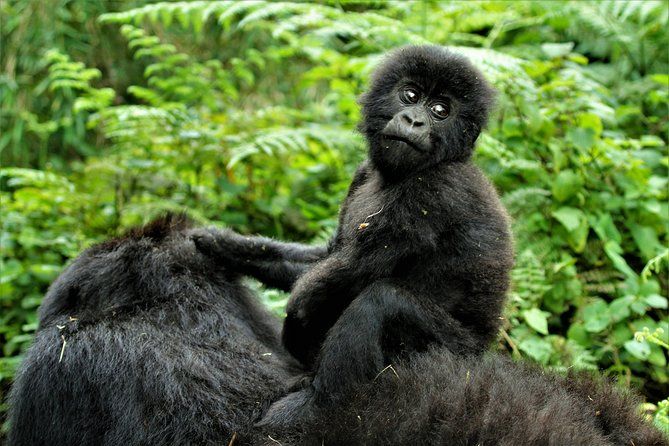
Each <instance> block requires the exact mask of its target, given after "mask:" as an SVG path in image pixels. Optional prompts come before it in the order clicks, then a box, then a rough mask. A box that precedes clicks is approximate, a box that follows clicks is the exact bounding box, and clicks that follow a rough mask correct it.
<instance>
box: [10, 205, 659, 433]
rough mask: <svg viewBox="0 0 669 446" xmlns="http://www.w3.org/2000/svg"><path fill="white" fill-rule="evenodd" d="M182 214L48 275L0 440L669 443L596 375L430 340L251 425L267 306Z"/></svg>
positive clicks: (279, 384)
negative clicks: (324, 395)
mask: <svg viewBox="0 0 669 446" xmlns="http://www.w3.org/2000/svg"><path fill="white" fill-rule="evenodd" d="M185 227H187V222H186V221H185V220H184V219H183V218H179V217H168V218H165V219H162V220H160V221H158V222H156V223H154V224H152V225H150V226H149V227H148V228H146V229H143V230H136V231H132V232H131V233H130V234H129V235H128V236H126V237H123V238H120V239H116V240H112V241H110V242H106V243H103V244H101V245H98V246H95V247H93V248H91V249H89V250H87V251H85V252H84V253H83V254H82V255H81V256H80V257H79V258H78V259H76V260H75V261H74V262H73V263H72V265H70V267H69V268H67V270H66V271H65V272H64V273H63V274H62V275H61V277H59V278H58V279H57V280H56V282H55V283H54V284H53V285H52V287H51V289H50V291H49V293H48V296H47V298H46V299H45V301H44V303H43V305H42V307H41V309H40V327H39V330H38V332H37V335H36V339H35V343H34V345H33V346H32V347H31V349H30V350H29V352H28V353H27V355H26V359H25V361H24V363H23V364H22V366H21V369H20V371H19V375H18V377H17V380H16V382H15V383H14V386H13V389H12V392H11V396H10V399H9V403H10V433H9V445H10V446H24V445H31V446H32V445H37V446H39V445H49V446H61V445H62V446H66V445H73V444H74V445H82V446H87V445H114V446H116V445H126V446H134V445H175V446H177V445H179V446H181V445H213V444H216V445H233V446H242V445H273V446H276V445H277V441H278V442H279V443H280V444H282V445H284V446H289V445H314V446H316V445H346V446H355V445H407V444H421V445H443V444H448V445H463V446H464V445H474V444H480V445H537V446H539V445H546V444H553V445H578V444H582V445H631V444H634V445H636V446H651V445H658V446H660V445H667V444H668V443H667V442H666V440H663V439H662V437H661V435H660V434H659V432H657V431H656V430H655V429H653V428H652V427H651V426H650V425H649V424H647V423H645V422H644V421H643V420H642V419H641V418H640V416H639V415H638V414H637V413H636V411H635V409H634V407H635V405H636V403H637V401H636V400H635V399H634V398H632V397H631V396H629V395H627V394H624V393H619V392H618V391H616V390H615V389H613V387H612V386H610V385H607V384H605V383H602V382H600V381H597V380H592V379H590V378H587V377H571V378H570V379H564V378H560V377H558V376H555V375H553V374H548V373H545V372H542V371H541V370H540V369H538V368H534V367H527V366H523V365H520V364H513V363H512V362H510V361H509V360H506V359H503V358H501V357H499V356H495V355H491V356H490V357H487V358H477V359H465V358H462V357H459V356H455V355H453V354H452V353H451V352H449V351H448V349H446V348H443V347H434V348H430V349H429V350H428V351H426V352H425V353H424V354H421V355H414V356H411V357H410V358H405V359H402V360H399V361H397V363H395V364H394V365H393V367H392V368H387V369H385V370H382V371H380V373H379V374H378V376H376V377H374V378H373V379H371V380H369V381H368V382H365V383H361V384H360V385H359V386H358V387H357V388H354V389H350V390H348V391H347V392H348V393H347V394H346V395H345V398H343V404H342V405H341V406H338V407H331V408H330V409H328V410H327V411H323V412H317V413H315V414H314V417H312V418H311V419H310V421H309V423H307V424H294V425H290V424H289V425H286V426H285V427H284V428H283V429H281V430H268V429H266V428H258V427H254V425H253V424H254V423H255V422H256V421H257V420H258V419H259V418H260V416H261V414H262V413H263V411H264V409H265V408H266V407H267V406H268V405H269V403H270V402H271V401H273V400H276V398H277V397H278V396H279V394H283V393H284V392H285V387H286V386H287V385H288V384H289V383H290V382H292V381H294V380H295V378H296V377H298V376H299V373H300V372H301V370H299V369H296V368H295V365H294V363H293V360H292V359H290V357H289V356H288V355H287V354H286V353H285V352H284V351H283V350H282V349H281V346H280V345H279V333H278V326H277V320H276V319H275V318H273V317H272V316H270V315H269V314H268V313H267V311H266V310H265V309H264V308H262V307H261V306H260V304H259V303H258V302H257V300H256V299H255V297H254V296H253V295H251V294H250V293H249V291H248V290H247V289H246V288H244V287H243V286H241V285H240V284H239V283H238V278H237V276H236V275H235V274H232V273H229V272H226V271H224V270H221V269H220V267H219V266H218V265H216V266H214V265H212V264H211V262H210V260H209V259H208V258H206V257H204V256H202V255H200V254H199V253H198V252H197V250H196V249H195V247H194V246H193V244H192V242H190V240H189V239H188V237H187V235H188V232H187V231H186V230H185V229H184V228H185ZM184 231H186V232H184ZM74 318H76V319H74ZM61 336H63V337H64V338H65V340H66V342H67V343H66V344H65V348H63V342H62V340H63V338H61ZM61 354H62V359H61ZM270 437H271V438H270Z"/></svg>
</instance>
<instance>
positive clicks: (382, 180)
mask: <svg viewBox="0 0 669 446" xmlns="http://www.w3.org/2000/svg"><path fill="white" fill-rule="evenodd" d="M361 102H362V106H363V121H362V123H361V125H360V128H361V130H362V132H363V133H364V135H365V137H366V139H367V141H368V143H369V160H368V161H367V162H365V163H363V165H362V166H360V168H359V169H358V171H357V173H356V175H355V178H354V179H353V182H352V184H351V187H350V189H349V192H348V196H347V197H346V200H345V202H344V203H343V205H342V207H341V213H340V218H339V227H338V229H337V232H336V234H335V236H334V238H333V240H332V242H331V243H330V246H329V249H328V251H327V254H326V253H325V251H324V250H323V249H321V250H318V248H305V251H306V252H308V253H309V255H305V256H302V257H300V256H298V255H296V253H299V252H301V251H300V250H299V248H298V246H297V245H289V246H286V245H282V244H280V243H278V242H274V241H272V240H268V239H264V238H257V237H253V238H252V237H248V238H244V237H242V236H238V235H236V234H234V233H231V232H229V231H216V230H210V231H208V232H202V231H200V232H198V233H196V242H197V244H198V246H199V247H200V248H201V249H202V250H203V251H205V252H208V253H209V254H210V255H212V256H213V257H214V258H216V259H218V260H219V261H220V262H222V263H224V264H225V265H226V266H227V267H229V268H237V269H238V270H240V271H241V272H245V273H247V274H252V275H255V276H256V277H258V278H260V279H261V280H265V282H267V283H269V284H273V283H282V284H284V287H285V288H288V287H289V286H290V285H291V284H292V282H295V283H294V286H293V288H292V294H291V299H290V302H289V304H288V308H287V317H286V320H285V322H284V328H283V342H284V345H285V347H286V348H287V349H288V350H289V351H290V352H291V353H292V354H293V355H294V356H295V357H296V358H298V359H299V360H300V361H302V363H303V364H305V365H306V366H307V367H311V368H312V369H313V370H314V379H313V383H312V384H311V385H309V386H307V387H306V388H304V389H301V390H300V391H299V392H298V393H296V394H293V395H290V396H289V397H288V398H287V399H285V400H282V401H280V402H278V403H277V405H275V406H273V408H272V409H271V410H270V413H269V415H268V417H267V418H266V420H265V421H266V422H270V423H273V422H274V421H280V420H284V421H285V413H286V412H289V413H295V414H296V415H297V414H298V412H299V411H298V410H297V407H300V406H303V407H304V412H308V411H309V410H310V407H311V406H314V405H315V406H323V405H326V404H339V401H340V397H341V395H342V394H343V393H344V392H345V390H346V388H347V387H357V386H358V385H359V383H361V382H366V381H368V380H370V379H372V378H373V377H374V376H375V375H376V373H378V371H379V370H381V369H382V368H383V367H384V366H386V365H388V364H390V363H392V362H393V361H394V360H395V358H397V357H398V356H400V355H402V354H403V353H404V352H413V351H420V350H424V349H425V348H427V346H428V345H429V344H432V343H436V344H439V345H444V346H447V347H448V349H449V350H450V351H452V352H454V353H458V354H475V353H480V352H482V351H483V350H484V349H486V348H487V346H488V345H489V343H490V341H491V340H492V339H493V338H494V337H495V335H496V334H497V329H498V326H499V322H500V315H501V310H502V305H503V301H504V297H505V292H506V290H507V286H508V274H509V270H510V269H511V266H512V258H513V253H512V246H511V236H510V231H509V227H508V219H507V216H506V212H505V211H504V209H503V208H502V206H501V204H500V202H499V199H498V197H497V193H496V192H495V190H494V188H493V187H492V186H491V185H490V183H489V182H488V181H487V179H486V178H485V177H484V175H483V174H482V173H481V171H480V170H479V169H478V168H477V167H476V166H474V164H472V163H471V162H470V161H469V158H470V156H471V153H472V151H473V149H474V143H475V141H476V139H477V137H478V136H479V133H480V131H481V129H482V128H483V126H484V125H485V123H486V121H487V118H488V113H489V108H490V106H491V104H492V102H493V90H492V88H491V87H490V86H489V85H488V83H487V82H486V81H485V79H484V78H483V76H482V74H481V73H480V72H479V71H478V70H476V69H475V68H474V67H473V66H472V65H471V64H470V63H469V62H468V61H467V60H466V59H465V58H463V57H462V56H458V55H455V54H453V53H451V52H449V51H447V50H445V49H443V48H441V47H434V46H420V47H407V48H403V49H400V50H398V51H396V52H394V53H392V54H391V55H390V56H389V57H388V59H387V60H386V61H385V62H384V63H383V64H382V65H381V66H380V67H379V68H378V69H377V70H376V72H375V73H374V75H373V77H372V82H371V86H370V88H369V91H368V92H367V93H366V94H365V95H364V96H363V98H362V101H361ZM437 112H443V115H441V116H439V115H438V114H437ZM296 260H297V261H296ZM300 274H301V275H300ZM298 276H299V278H298ZM268 278H269V279H270V280H267V279H268ZM275 415H276V417H275ZM273 420H274V421H273Z"/></svg>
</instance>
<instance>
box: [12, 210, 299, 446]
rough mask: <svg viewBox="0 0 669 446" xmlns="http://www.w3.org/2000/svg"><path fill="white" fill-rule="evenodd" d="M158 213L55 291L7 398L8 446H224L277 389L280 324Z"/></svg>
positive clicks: (93, 254) (82, 261)
mask: <svg viewBox="0 0 669 446" xmlns="http://www.w3.org/2000/svg"><path fill="white" fill-rule="evenodd" d="M186 227H187V222H186V220H185V219H184V218H181V217H175V216H171V217H166V218H164V219H160V220H158V221H155V222H154V223H152V224H150V225H149V226H147V227H145V228H143V229H141V230H134V231H131V232H129V233H128V234H127V235H126V236H124V237H122V238H119V239H115V240H111V241H108V242H105V243H102V244H100V245H96V246H94V247H92V248H90V249H88V250H87V251H85V252H84V253H83V254H82V255H81V256H80V257H79V258H77V259H76V260H75V261H74V262H73V263H72V264H71V265H70V266H69V267H68V268H67V269H66V271H65V272H64V273H63V274H62V275H61V276H60V277H59V278H58V279H57V280H56V281H55V282H54V284H53V285H52V286H51V288H50V290H49V292H48V294H47V296H46V297H45V300H44V303H43V304H42V306H41V308H40V328H39V330H38V332H37V335H36V337H35V342H34V345H33V346H32V347H31V349H30V350H29V352H28V354H27V356H26V360H25V362H24V363H23V365H22V367H21V370H20V372H19V375H18V378H17V381H16V383H15V385H14V388H13V390H12V394H11V397H10V401H11V407H10V423H11V430H10V436H9V443H10V444H13V445H41V444H44V445H50V446H54V445H66V444H104V445H135V444H151V445H154V444H155V445H162V444H174V445H186V444H221V443H227V442H228V441H229V440H230V439H231V438H232V436H233V435H234V433H235V432H236V433H237V434H236V435H237V436H238V437H239V438H240V440H241V439H242V438H244V437H247V435H248V430H249V428H250V426H252V424H253V421H254V420H257V419H258V418H259V417H260V415H261V413H262V412H263V411H264V410H265V409H266V407H267V405H268V404H269V402H271V400H273V399H276V397H278V396H279V395H280V394H281V392H282V391H283V385H284V383H285V382H286V380H287V378H288V377H289V367H290V363H291V361H290V360H288V357H287V356H285V353H284V352H283V350H282V348H281V347H280V345H279V341H278V334H279V330H280V326H279V322H278V320H277V319H276V318H274V317H271V316H270V315H269V314H268V313H267V311H266V310H265V309H264V308H262V307H261V306H260V304H259V303H258V302H257V300H256V299H254V298H253V296H252V295H251V293H249V291H248V290H247V289H246V288H245V287H244V286H242V285H241V284H240V283H239V280H238V277H236V276H234V275H230V274H228V273H226V271H222V270H221V269H220V268H216V269H214V268H211V269H210V268H208V265H207V263H206V259H205V258H204V257H203V256H201V255H200V254H199V253H198V251H197V250H196V249H195V247H194V245H193V243H192V242H190V241H189V240H188V239H186V238H185V236H184V233H183V229H185V228H186Z"/></svg>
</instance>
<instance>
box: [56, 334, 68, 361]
mask: <svg viewBox="0 0 669 446" xmlns="http://www.w3.org/2000/svg"><path fill="white" fill-rule="evenodd" d="M60 339H62V340H63V346H62V347H61V349H60V357H59V358H58V362H61V361H62V360H63V354H64V353H65V346H66V345H67V341H66V340H65V336H63V335H60Z"/></svg>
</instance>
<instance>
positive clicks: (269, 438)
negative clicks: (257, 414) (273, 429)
mask: <svg viewBox="0 0 669 446" xmlns="http://www.w3.org/2000/svg"><path fill="white" fill-rule="evenodd" d="M267 438H269V439H270V440H272V441H273V442H274V443H276V444H281V443H279V442H278V441H276V440H275V439H273V438H272V437H271V436H270V435H268V436H267Z"/></svg>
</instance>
